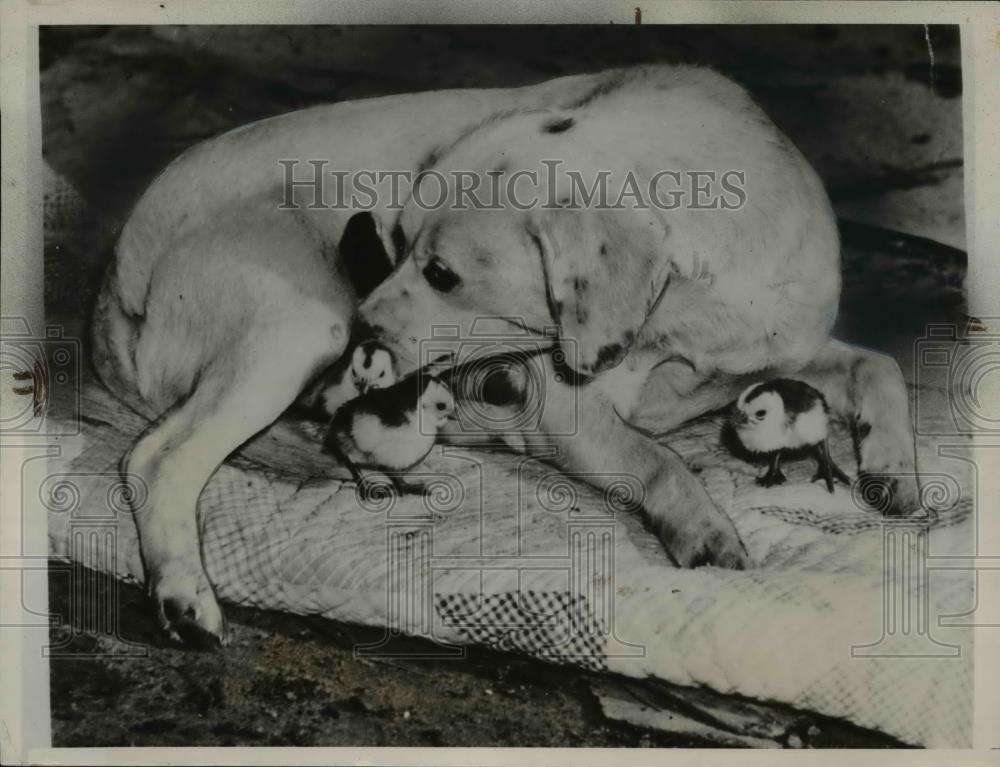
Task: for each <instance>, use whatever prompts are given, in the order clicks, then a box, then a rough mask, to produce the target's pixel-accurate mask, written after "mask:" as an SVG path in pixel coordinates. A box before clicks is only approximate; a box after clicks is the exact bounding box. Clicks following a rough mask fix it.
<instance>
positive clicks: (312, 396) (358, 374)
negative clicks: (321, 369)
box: [300, 341, 396, 416]
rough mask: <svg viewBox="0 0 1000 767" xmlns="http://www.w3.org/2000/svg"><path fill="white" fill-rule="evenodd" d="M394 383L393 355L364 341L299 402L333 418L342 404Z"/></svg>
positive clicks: (376, 343) (378, 345) (331, 369)
mask: <svg viewBox="0 0 1000 767" xmlns="http://www.w3.org/2000/svg"><path fill="white" fill-rule="evenodd" d="M348 362H349V363H350V364H347V363H348ZM394 383H396V371H395V369H394V368H393V364H392V354H391V353H390V352H389V350H388V349H386V348H385V347H384V346H382V344H380V343H378V342H377V341H364V342H362V343H360V344H358V345H357V346H356V347H354V352H353V354H351V356H350V357H348V356H347V355H344V356H343V357H341V358H340V360H339V361H338V363H337V364H335V365H334V366H333V367H331V368H330V369H329V370H328V371H327V372H326V373H324V374H323V375H322V376H321V377H320V378H319V380H318V381H317V382H316V383H315V384H313V386H312V387H311V388H310V389H309V391H308V392H307V393H306V394H305V395H303V396H302V398H301V400H300V401H301V402H302V403H303V404H304V405H306V406H307V407H309V408H311V409H314V410H317V409H318V410H321V411H323V412H325V413H326V414H327V415H330V416H332V415H334V414H335V413H336V412H337V411H338V410H339V409H340V406H341V405H343V404H344V403H345V402H348V401H350V400H352V399H355V398H356V397H360V396H361V395H362V394H364V393H365V392H367V391H368V390H369V389H384V388H385V387H387V386H392V385H393V384H394Z"/></svg>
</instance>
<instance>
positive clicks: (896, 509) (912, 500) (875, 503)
mask: <svg viewBox="0 0 1000 767" xmlns="http://www.w3.org/2000/svg"><path fill="white" fill-rule="evenodd" d="M853 495H854V498H855V499H856V500H860V501H861V502H862V503H864V504H865V505H866V506H868V507H870V508H872V509H874V510H875V511H878V512H881V513H882V514H883V515H884V516H887V517H906V516H909V515H911V514H915V513H917V512H919V511H920V510H921V503H920V485H919V483H918V482H917V477H916V474H914V473H909V474H895V475H892V474H879V473H876V472H868V471H862V472H860V473H859V474H858V478H857V480H856V481H855V484H854V487H853Z"/></svg>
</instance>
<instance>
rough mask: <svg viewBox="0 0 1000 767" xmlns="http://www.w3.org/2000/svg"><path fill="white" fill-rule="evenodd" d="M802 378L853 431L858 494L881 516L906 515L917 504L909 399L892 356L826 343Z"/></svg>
mask: <svg viewBox="0 0 1000 767" xmlns="http://www.w3.org/2000/svg"><path fill="white" fill-rule="evenodd" d="M794 375H795V377H796V378H801V379H803V380H805V381H807V382H808V383H810V384H812V385H813V386H815V387H816V388H817V389H819V390H820V391H821V392H823V395H824V396H825V397H826V400H827V402H828V403H829V405H830V407H831V408H832V409H833V411H834V412H835V413H837V414H838V415H840V416H841V417H843V418H845V419H846V420H847V421H848V422H849V423H850V425H851V427H852V432H853V433H854V438H855V450H856V452H857V455H858V468H859V475H858V480H857V481H858V482H859V483H861V495H862V497H864V498H865V499H866V500H869V501H870V502H872V504H873V505H874V506H875V507H877V508H880V509H882V510H883V511H884V512H885V513H886V514H910V513H912V512H913V511H915V510H916V509H918V508H919V506H920V485H919V481H918V478H917V468H916V450H915V446H914V440H913V428H912V425H911V420H910V409H909V398H908V396H907V392H906V384H905V383H904V381H903V375H902V373H901V372H900V369H899V365H898V364H896V361H895V360H893V359H892V358H891V357H889V356H887V355H885V354H879V353H878V352H873V351H870V350H868V349H863V348H861V347H858V346H850V345H848V344H844V343H841V342H839V341H830V342H829V343H828V344H827V346H826V347H825V348H824V349H823V350H822V351H821V352H820V353H819V354H818V355H817V356H816V358H815V359H814V360H813V361H812V362H811V363H810V364H809V365H808V366H806V367H805V368H804V369H802V370H800V371H797V372H796V373H795V374H794Z"/></svg>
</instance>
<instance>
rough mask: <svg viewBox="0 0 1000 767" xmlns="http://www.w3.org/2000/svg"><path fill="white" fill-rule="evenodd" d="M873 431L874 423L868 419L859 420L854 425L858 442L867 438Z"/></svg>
mask: <svg viewBox="0 0 1000 767" xmlns="http://www.w3.org/2000/svg"><path fill="white" fill-rule="evenodd" d="M871 433H872V425H871V424H870V423H868V422H867V421H861V420H858V421H857V423H856V424H855V426H854V434H855V437H856V438H857V440H858V442H860V441H861V440H863V439H866V438H867V437H868V435H869V434H871Z"/></svg>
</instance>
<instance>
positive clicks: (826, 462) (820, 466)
mask: <svg viewBox="0 0 1000 767" xmlns="http://www.w3.org/2000/svg"><path fill="white" fill-rule="evenodd" d="M815 455H816V474H814V475H813V478H812V481H813V482H815V481H816V480H817V479H822V480H823V481H824V482H826V489H827V490H829V491H830V492H831V493H832V492H833V481H834V480H835V479H836V480H839V481H841V482H843V483H844V484H845V485H850V484H851V479H850V477H848V476H847V475H846V474H845V473H844V472H843V470H842V469H841V468H840V467H839V466H838V465H837V464H836V463H834V461H833V456H831V455H830V445H829V442H828V441H827V440H823V441H822V442H820V443H819V444H818V445H816V450H815Z"/></svg>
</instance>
